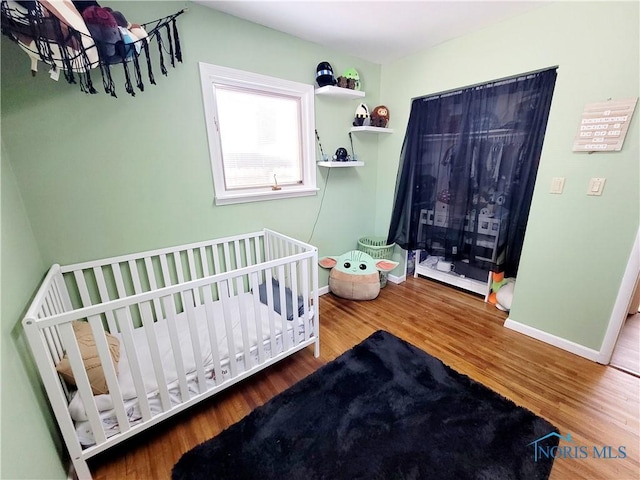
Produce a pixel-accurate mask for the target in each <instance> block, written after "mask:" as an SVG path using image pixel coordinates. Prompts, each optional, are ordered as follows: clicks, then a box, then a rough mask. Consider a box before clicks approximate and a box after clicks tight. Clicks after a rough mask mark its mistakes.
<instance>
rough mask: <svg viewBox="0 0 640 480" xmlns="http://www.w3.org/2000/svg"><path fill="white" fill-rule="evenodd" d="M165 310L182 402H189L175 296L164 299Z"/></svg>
mask: <svg viewBox="0 0 640 480" xmlns="http://www.w3.org/2000/svg"><path fill="white" fill-rule="evenodd" d="M162 300H163V304H164V310H165V312H166V313H167V322H168V323H167V327H168V328H169V339H170V341H171V348H172V350H173V359H174V361H175V364H176V373H177V374H178V385H179V387H180V395H181V397H182V401H183V402H186V401H187V400H189V398H190V395H189V387H188V386H187V376H186V373H185V369H184V357H183V356H182V348H181V347H180V340H179V337H178V329H177V327H176V303H175V300H174V298H173V295H168V296H166V297H163V298H162Z"/></svg>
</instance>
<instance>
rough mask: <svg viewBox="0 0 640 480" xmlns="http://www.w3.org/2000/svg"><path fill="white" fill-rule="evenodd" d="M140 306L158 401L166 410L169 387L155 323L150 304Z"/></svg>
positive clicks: (169, 405) (167, 407) (169, 399)
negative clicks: (156, 386) (156, 385)
mask: <svg viewBox="0 0 640 480" xmlns="http://www.w3.org/2000/svg"><path fill="white" fill-rule="evenodd" d="M140 308H141V310H142V324H143V325H144V332H145V334H146V336H147V344H148V345H149V353H150V354H151V361H152V362H153V371H154V373H155V375H156V381H157V384H158V393H159V394H160V403H161V404H162V410H163V411H164V412H166V411H167V410H169V409H171V398H170V397H169V389H168V388H167V381H166V380H165V378H166V376H165V373H164V368H163V366H162V355H161V354H160V349H159V348H158V337H157V335H156V329H155V327H156V323H155V322H154V321H153V317H152V313H151V305H149V302H144V303H142V304H141V305H140Z"/></svg>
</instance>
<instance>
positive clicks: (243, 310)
mask: <svg viewBox="0 0 640 480" xmlns="http://www.w3.org/2000/svg"><path fill="white" fill-rule="evenodd" d="M243 284H244V279H243V278H242V277H236V290H237V297H236V298H237V299H238V309H239V311H240V331H241V332H242V347H243V351H244V369H245V370H249V368H251V356H250V348H251V341H250V340H249V327H248V325H247V306H246V304H245V295H243V293H244V285H243Z"/></svg>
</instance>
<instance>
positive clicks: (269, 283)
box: [265, 268, 276, 357]
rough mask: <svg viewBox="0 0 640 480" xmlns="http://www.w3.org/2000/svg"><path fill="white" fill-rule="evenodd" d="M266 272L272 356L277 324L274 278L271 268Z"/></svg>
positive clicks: (274, 352) (274, 350) (274, 349)
mask: <svg viewBox="0 0 640 480" xmlns="http://www.w3.org/2000/svg"><path fill="white" fill-rule="evenodd" d="M265 273H266V280H265V281H266V285H267V311H268V316H269V340H270V342H271V356H272V357H273V356H274V355H275V354H276V326H275V318H274V317H275V315H276V312H275V308H274V306H273V305H274V303H273V288H272V285H273V280H272V278H273V277H272V276H271V269H270V268H268V269H266V270H265Z"/></svg>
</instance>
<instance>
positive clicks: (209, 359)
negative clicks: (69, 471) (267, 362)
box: [69, 293, 314, 448]
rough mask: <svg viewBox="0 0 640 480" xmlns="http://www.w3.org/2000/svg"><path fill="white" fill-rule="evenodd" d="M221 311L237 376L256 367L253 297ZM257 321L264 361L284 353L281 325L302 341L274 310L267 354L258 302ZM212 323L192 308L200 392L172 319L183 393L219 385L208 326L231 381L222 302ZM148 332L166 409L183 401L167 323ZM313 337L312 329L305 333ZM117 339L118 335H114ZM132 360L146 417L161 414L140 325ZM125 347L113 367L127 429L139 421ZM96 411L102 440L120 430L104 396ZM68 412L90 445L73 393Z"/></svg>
mask: <svg viewBox="0 0 640 480" xmlns="http://www.w3.org/2000/svg"><path fill="white" fill-rule="evenodd" d="M228 306H229V308H228V310H227V313H228V315H229V319H228V320H229V321H230V324H231V327H232V333H233V345H234V346H235V352H234V353H235V355H232V356H231V357H232V359H233V360H232V361H234V362H235V363H236V366H237V373H242V372H243V371H245V369H246V368H247V367H246V365H247V364H248V365H249V367H251V366H253V365H256V364H257V363H258V348H257V345H258V341H259V340H258V329H257V327H256V321H255V313H254V296H253V295H252V294H251V293H243V294H240V295H239V296H236V297H233V298H232V299H231V301H230V302H229V303H228ZM259 308H260V311H259V320H260V325H261V339H260V341H261V342H262V344H263V346H264V352H265V355H266V357H267V358H269V357H272V356H274V355H277V354H278V353H280V352H282V351H283V350H284V348H283V341H284V338H283V335H282V332H283V325H284V327H285V328H284V330H285V332H286V335H288V336H289V339H290V340H291V343H292V344H297V343H299V342H300V341H302V340H304V333H305V329H304V321H303V319H302V318H296V319H294V320H293V321H289V320H285V319H284V317H283V316H282V315H280V314H278V313H276V312H272V313H273V318H274V324H275V337H276V352H272V351H271V340H270V322H269V309H268V307H267V306H266V305H264V304H259ZM212 311H213V315H212V318H213V321H209V322H208V321H207V315H206V310H205V308H204V307H203V306H199V307H196V308H195V318H196V322H195V323H196V325H197V329H198V337H199V339H200V350H201V353H202V363H203V366H204V370H205V377H206V383H207V385H206V387H205V389H201V387H200V385H199V384H198V379H197V371H196V361H195V358H194V348H193V345H192V343H191V334H190V331H189V328H188V319H187V316H186V314H185V313H181V314H178V315H177V316H176V326H177V330H178V339H179V344H180V347H181V348H180V350H181V356H182V359H183V363H184V369H185V372H186V373H187V385H188V388H189V395H190V396H194V395H197V394H199V393H201V390H202V392H204V391H206V390H209V389H211V388H213V387H215V386H216V385H218V384H220V381H219V380H217V379H216V378H215V372H214V362H213V352H212V349H211V345H210V343H209V330H208V328H209V327H208V323H210V324H212V325H215V330H216V338H217V344H218V345H217V347H218V355H219V358H220V359H221V365H222V368H221V373H222V380H226V379H228V378H230V377H231V372H230V365H229V361H230V360H229V342H228V338H227V335H226V328H225V320H224V315H223V310H222V302H219V301H218V302H214V303H213V309H212ZM241 312H243V313H244V314H245V316H246V318H247V331H246V332H245V335H247V336H248V338H249V344H250V357H251V358H250V360H249V361H248V362H246V361H245V358H244V346H243V342H242V338H243V332H242V327H241V320H240V319H241ZM313 315H314V312H313V309H311V317H312V318H313ZM154 330H155V334H156V337H157V344H158V347H159V351H160V353H161V359H162V366H163V371H164V372H165V380H166V384H167V387H168V390H169V398H170V400H171V404H172V405H178V404H181V403H183V400H182V397H181V394H180V389H179V385H178V373H177V371H176V366H175V365H176V362H175V357H174V352H173V349H172V347H171V337H170V335H169V329H168V322H167V321H166V320H164V319H163V320H159V321H157V322H155V324H154ZM310 333H311V334H312V333H313V330H311V332H310ZM116 336H120V334H116ZM133 336H134V344H135V351H136V356H137V357H138V360H139V364H140V367H141V370H142V377H143V380H144V385H145V391H146V393H147V398H148V401H149V407H150V410H151V415H152V416H155V415H157V414H160V413H162V412H163V408H162V404H161V401H160V395H159V390H158V384H157V379H156V375H155V371H154V368H153V362H152V359H151V352H150V349H149V345H148V342H147V336H146V332H145V327H140V328H136V329H135V330H134V333H133ZM125 350H126V349H125V348H121V353H120V361H119V363H118V369H119V373H118V384H119V386H120V389H121V393H122V398H123V400H124V404H125V410H126V413H127V416H128V419H129V422H130V425H131V426H134V425H136V424H138V423H141V422H142V415H141V412H140V407H139V404H138V399H137V395H136V390H135V387H134V382H133V377H132V374H131V367H130V363H129V359H128V357H127V353H126V351H125ZM94 399H95V402H96V405H97V407H98V410H99V412H100V419H101V421H102V425H103V428H104V430H105V435H106V436H107V438H109V437H111V436H113V435H115V434H117V433H119V432H120V428H119V425H118V421H117V418H116V415H115V410H114V409H113V401H112V399H111V396H110V395H96V396H95V397H94ZM69 412H70V414H71V418H73V420H74V423H75V428H76V433H77V435H78V439H79V441H80V443H81V445H82V446H83V447H85V448H86V447H89V446H91V445H94V444H95V439H94V436H93V431H92V429H91V426H90V424H89V422H88V421H87V415H86V412H85V409H84V406H83V404H82V400H81V399H80V396H79V395H78V394H77V393H76V394H74V396H73V397H72V399H71V402H70V403H69Z"/></svg>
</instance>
